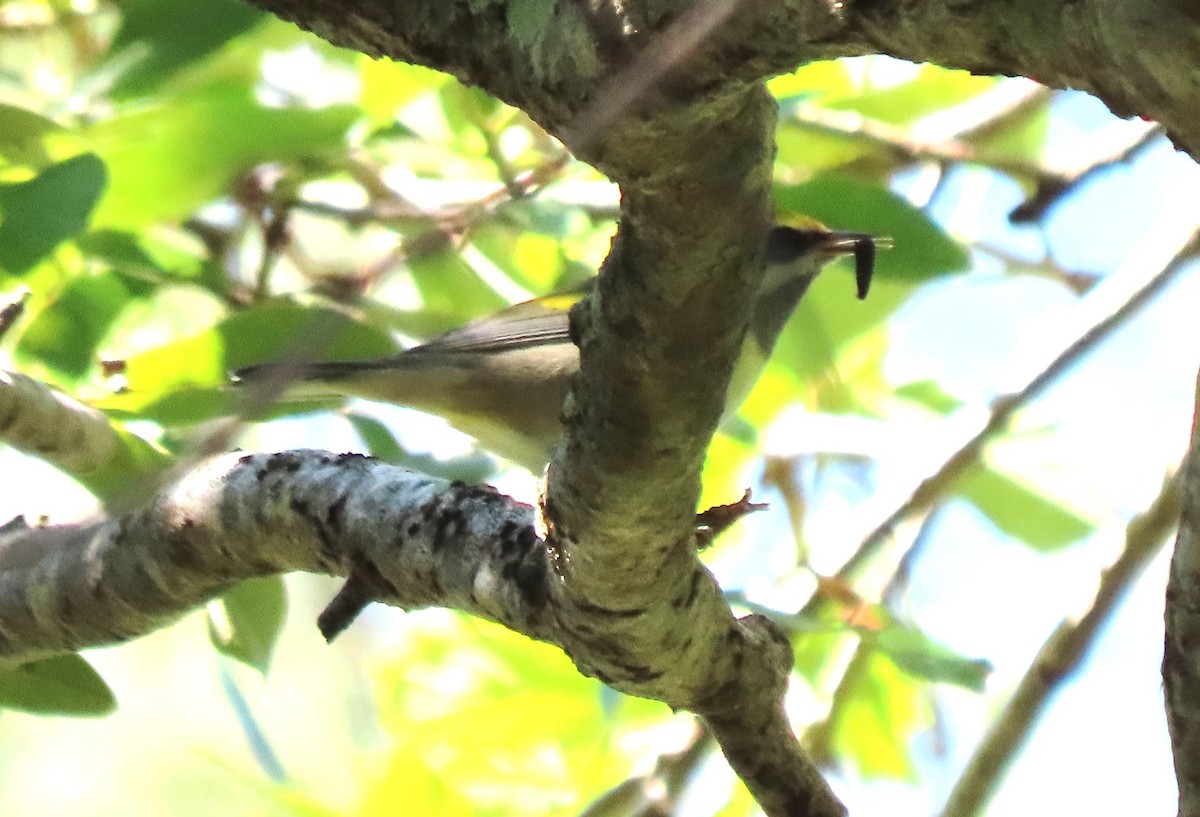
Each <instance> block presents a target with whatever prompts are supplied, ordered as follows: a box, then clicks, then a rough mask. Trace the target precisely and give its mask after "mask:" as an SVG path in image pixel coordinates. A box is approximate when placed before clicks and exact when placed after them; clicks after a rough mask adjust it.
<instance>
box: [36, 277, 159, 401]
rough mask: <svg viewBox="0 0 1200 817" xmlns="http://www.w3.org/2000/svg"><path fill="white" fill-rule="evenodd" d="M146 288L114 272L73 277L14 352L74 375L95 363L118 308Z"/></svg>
mask: <svg viewBox="0 0 1200 817" xmlns="http://www.w3.org/2000/svg"><path fill="white" fill-rule="evenodd" d="M147 291H148V288H147V287H145V286H139V285H136V284H133V285H132V286H131V284H130V283H129V282H127V281H126V280H124V279H123V278H122V276H120V275H117V274H116V273H112V272H107V273H101V274H100V275H93V276H88V277H81V278H75V279H74V280H72V281H70V282H69V283H68V284H67V286H66V287H65V288H64V289H63V290H62V292H60V293H59V294H58V296H57V297H55V298H54V300H53V302H52V303H50V305H49V306H47V307H46V308H45V309H43V310H42V311H41V312H39V313H38V315H37V317H36V318H34V319H33V322H32V323H30V324H29V327H28V328H27V329H26V330H25V332H24V333H23V334H22V335H21V340H20V343H18V345H17V352H18V353H19V354H20V355H22V356H24V357H26V358H30V359H33V360H36V361H38V362H39V363H42V364H44V365H45V366H48V367H49V368H51V369H52V370H54V371H55V372H57V373H58V374H60V375H63V376H65V377H68V378H72V379H75V380H78V379H80V378H82V377H83V376H84V375H85V374H87V373H88V372H89V371H91V369H92V366H93V365H94V364H95V363H96V347H97V346H98V344H99V343H100V340H101V339H102V338H103V337H104V335H105V333H106V332H107V331H108V328H109V326H111V325H112V322H113V321H114V320H115V319H116V318H117V316H118V315H120V313H121V310H122V309H124V308H125V306H126V304H127V303H128V302H129V301H130V299H132V298H135V297H140V296H142V295H144V294H146V292H147Z"/></svg>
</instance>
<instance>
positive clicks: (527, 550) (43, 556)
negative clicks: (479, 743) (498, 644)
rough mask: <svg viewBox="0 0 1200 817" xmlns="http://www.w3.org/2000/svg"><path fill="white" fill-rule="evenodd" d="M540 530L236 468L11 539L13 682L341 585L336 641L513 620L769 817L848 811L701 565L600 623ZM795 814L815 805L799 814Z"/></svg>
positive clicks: (421, 491) (492, 496) (317, 469)
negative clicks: (660, 717) (227, 604)
mask: <svg viewBox="0 0 1200 817" xmlns="http://www.w3.org/2000/svg"><path fill="white" fill-rule="evenodd" d="M534 518H535V511H534V509H532V508H530V507H529V506H526V505H522V504H520V503H517V502H514V501H512V500H510V499H508V498H506V497H503V496H501V495H500V494H497V493H496V492H494V491H493V490H491V489H490V488H486V487H483V488H480V487H474V486H466V485H462V484H459V483H448V482H446V481H444V480H439V479H435V478H433V477H429V476H426V475H424V474H418V473H415V472H412V471H408V470H406V469H402V468H397V467H394V466H389V465H386V464H383V463H381V462H379V461H376V460H372V459H369V458H365V457H361V456H357V455H342V456H334V455H332V454H327V453H324V452H319V451H295V452H288V453H282V454H258V455H238V454H228V455H224V456H221V457H218V458H215V459H213V460H210V461H208V462H206V463H204V464H203V465H202V466H201V467H200V468H198V469H196V470H194V471H193V472H191V473H189V474H188V475H187V476H186V477H184V478H183V479H182V480H181V481H180V482H178V483H177V484H175V485H174V486H172V487H170V488H168V489H166V490H164V491H163V492H162V493H161V494H160V495H159V496H158V497H157V498H156V499H155V500H154V501H153V502H152V503H151V504H150V505H149V506H148V507H146V508H145V509H143V510H140V511H137V512H133V513H129V514H126V515H124V516H119V517H114V518H112V519H109V520H107V521H104V522H100V523H96V524H91V525H81V526H60V527H45V528H40V527H35V528H29V527H26V526H24V525H21V524H10V525H8V526H6V527H5V528H3V529H2V530H0V669H3V668H5V667H8V666H13V665H16V664H20V663H23V662H26V661H30V660H33V659H36V658H40V657H45V656H49V655H53V654H56V653H61V652H64V651H72V650H78V649H82V648H84V647H89V646H96V645H101V644H111V643H116V642H121V641H125V640H128V639H130V638H134V637H137V636H139V635H142V634H144V633H147V632H150V631H152V630H154V629H157V628H159V627H161V626H163V625H165V624H166V623H168V622H169V621H171V620H172V619H174V618H176V617H178V616H179V615H181V614H183V613H184V612H186V611H188V610H190V609H192V608H194V607H196V606H198V605H200V604H202V603H204V602H205V601H208V600H209V599H211V598H214V597H216V596H218V595H220V594H221V593H223V592H224V591H225V590H227V589H228V588H229V587H231V586H232V585H234V584H235V583H236V582H238V581H240V580H242V579H245V578H250V577H253V576H261V575H267V574H272V573H279V572H285V571H291V570H306V571H311V572H319V573H327V574H332V575H339V576H345V577H347V582H346V585H345V587H344V588H343V590H342V592H341V593H339V594H338V596H337V597H336V598H335V600H334V601H333V603H331V605H330V607H329V608H328V609H327V610H326V613H325V614H323V616H322V623H323V625H324V626H325V628H326V630H327V631H330V632H333V631H336V630H337V629H338V628H339V627H341V626H344V625H345V624H346V623H347V622H348V621H349V619H350V618H352V617H353V616H354V615H355V614H356V613H357V612H358V611H359V610H360V609H361V608H362V606H363V605H365V604H366V603H368V602H370V601H381V602H385V603H388V604H393V605H397V606H400V607H403V608H405V609H414V608H420V607H428V606H445V607H453V608H456V609H460V610H464V611H466V612H470V613H473V614H475V615H478V616H481V617H484V618H487V619H490V620H493V621H497V622H500V623H502V624H504V625H506V626H508V627H510V628H512V629H513V630H515V631H517V632H521V633H523V634H525V635H528V636H529V637H531V638H536V639H539V640H542V641H548V642H551V643H555V644H558V645H559V646H561V647H562V648H563V649H564V650H565V651H566V652H567V653H568V654H569V655H571V656H572V658H574V660H575V662H576V664H577V665H578V666H579V667H580V669H582V670H583V671H585V672H587V673H589V674H592V675H595V676H597V677H599V678H602V679H604V680H606V681H608V682H609V683H610V684H611V685H613V686H614V687H616V688H617V689H619V690H622V691H624V692H627V693H629V694H634V695H643V696H650V697H655V698H658V699H659V700H664V701H666V702H667V703H669V704H671V705H673V706H685V705H686V706H688V707H689V708H692V709H694V710H696V711H698V712H700V713H701V714H702V715H705V716H706V717H705V719H706V722H708V723H709V724H710V726H711V728H713V730H714V734H715V735H716V737H717V738H718V740H719V741H720V742H721V743H722V748H723V749H724V750H725V752H726V755H727V756H728V757H729V758H730V761H731V763H732V764H733V766H734V768H735V769H737V770H738V771H739V773H741V774H743V776H744V779H745V780H746V782H747V785H749V786H750V788H751V790H752V791H753V792H754V793H755V794H756V796H758V797H760V798H761V802H762V803H763V805H764V807H766V808H767V811H768V813H769V814H773V815H776V814H778V815H782V814H805V815H807V814H812V815H838V814H842V813H843V812H842V809H841V806H840V804H839V803H838V802H837V800H836V799H835V798H834V797H833V796H832V794H830V792H829V790H828V788H827V787H826V786H825V785H824V783H823V781H822V780H821V779H820V776H819V775H818V774H817V773H816V771H815V769H813V768H812V766H811V765H810V764H808V763H807V761H806V760H805V759H804V758H803V756H802V755H801V754H800V753H799V751H798V749H797V748H796V741H795V738H794V737H793V736H792V734H791V731H790V728H789V726H788V723H787V720H786V718H785V717H784V714H783V710H782V706H781V702H782V695H783V691H784V688H785V686H786V684H787V678H788V673H789V671H790V669H791V664H792V657H791V648H790V645H789V644H788V641H787V639H786V638H785V637H784V636H783V634H782V633H781V632H780V631H779V630H778V629H777V628H776V627H774V626H773V625H771V624H770V622H768V621H767V620H766V619H763V618H759V617H751V618H749V619H744V620H742V621H740V622H739V621H735V620H734V619H733V617H732V615H731V614H730V612H729V608H728V606H726V605H724V603H723V602H722V601H721V599H720V596H719V594H718V593H717V591H716V587H715V584H714V582H713V580H712V577H711V576H710V575H709V574H708V572H707V571H705V570H704V568H703V566H701V565H700V564H699V562H698V561H696V560H695V554H694V552H693V553H692V554H691V559H692V563H691V566H692V569H691V570H690V571H688V573H687V575H688V576H689V581H688V588H687V592H686V593H685V594H684V595H683V596H679V597H675V596H672V597H670V599H669V600H668V603H667V605H666V606H668V607H670V608H671V609H672V611H673V613H674V615H671V616H662V615H660V619H661V620H654V619H653V618H651V617H650V616H648V615H642V614H632V615H631V614H627V611H614V610H610V609H602V608H596V609H592V610H590V611H589V612H590V619H588V621H590V624H589V623H587V622H585V621H584V619H583V618H582V617H581V616H580V615H579V614H578V613H577V611H574V610H564V609H563V608H561V607H560V606H559V605H558V604H557V603H556V602H555V600H554V595H556V594H555V593H554V592H552V591H553V589H554V588H555V586H556V585H559V584H561V577H560V576H559V575H555V574H554V573H552V572H551V571H550V570H549V569H548V568H547V565H548V564H555V562H554V561H553V560H551V561H548V560H547V558H546V556H547V550H549V551H550V552H551V554H557V555H558V556H560V557H561V555H562V553H563V552H564V551H563V550H562V549H561V548H556V547H555V545H554V543H553V542H552V543H551V544H550V546H549V547H547V545H546V544H544V543H543V542H542V541H541V540H539V539H538V538H537V536H536V535H535V533H534V526H533V525H534ZM559 566H560V567H561V564H560V565H559ZM655 612H658V611H655ZM668 628H673V629H668ZM627 643H628V644H632V645H634V646H638V645H644V644H654V645H656V646H657V647H658V648H659V649H661V650H663V655H662V657H663V659H664V661H665V666H659V665H658V664H654V665H647V666H635V665H634V664H633V663H632V661H634V660H639V659H640V655H639V654H638V653H636V652H632V651H631V650H630V649H629V648H628V646H627ZM796 803H802V804H804V809H803V810H799V811H796V810H790V809H791V807H792V806H794V805H795V804H796ZM772 804H774V805H772ZM785 807H786V808H785ZM781 809H783V810H781Z"/></svg>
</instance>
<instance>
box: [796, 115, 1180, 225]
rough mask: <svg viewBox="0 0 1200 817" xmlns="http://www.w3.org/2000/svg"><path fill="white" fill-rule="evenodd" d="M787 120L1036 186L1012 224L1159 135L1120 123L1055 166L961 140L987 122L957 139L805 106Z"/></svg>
mask: <svg viewBox="0 0 1200 817" xmlns="http://www.w3.org/2000/svg"><path fill="white" fill-rule="evenodd" d="M792 115H793V116H794V117H795V119H796V120H797V121H798V122H800V123H801V124H803V125H805V126H807V127H809V128H812V129H814V130H820V131H823V132H826V133H831V134H836V135H840V136H846V137H851V138H856V139H862V140H865V141H868V142H871V143H873V144H876V145H880V146H882V147H886V148H888V149H889V150H892V151H894V152H897V153H899V154H901V155H902V156H905V157H906V158H908V159H928V160H932V161H936V162H939V163H942V164H949V163H958V162H970V163H973V164H980V165H987V166H988V167H991V168H994V169H996V170H999V171H1001V172H1004V173H1009V174H1011V175H1015V176H1022V177H1025V178H1030V179H1033V180H1035V181H1037V182H1038V189H1037V192H1036V193H1035V195H1033V196H1032V197H1031V198H1029V199H1027V200H1026V201H1025V202H1023V203H1022V204H1021V205H1020V206H1019V207H1017V208H1016V209H1015V210H1014V211H1013V212H1012V214H1011V215H1010V217H1011V218H1012V219H1013V221H1014V222H1029V221H1035V220H1037V219H1038V218H1040V217H1041V216H1043V215H1045V213H1046V211H1047V210H1048V209H1049V208H1050V207H1051V206H1053V205H1054V204H1055V203H1056V202H1058V201H1059V200H1061V199H1062V197H1063V196H1064V195H1066V193H1067V192H1069V191H1070V190H1072V189H1074V188H1075V187H1077V186H1078V185H1080V184H1082V183H1084V182H1085V181H1087V180H1088V179H1090V178H1092V177H1093V176H1094V175H1095V174H1096V173H1099V172H1100V171H1103V170H1105V169H1107V168H1109V167H1111V166H1113V165H1115V164H1121V163H1124V162H1128V161H1129V160H1130V159H1132V158H1133V157H1134V156H1135V155H1136V154H1137V153H1138V152H1139V151H1140V150H1142V149H1143V148H1144V147H1146V146H1147V145H1148V144H1149V143H1150V142H1151V141H1152V140H1153V139H1155V138H1156V137H1158V136H1159V135H1161V134H1162V132H1163V129H1162V126H1161V125H1159V124H1157V123H1155V122H1148V121H1144V120H1137V121H1134V122H1121V123H1120V124H1119V125H1117V126H1115V127H1113V128H1112V129H1111V130H1110V131H1108V132H1107V133H1102V134H1101V136H1100V137H1092V139H1091V144H1090V145H1089V146H1088V149H1086V150H1073V151H1071V152H1070V153H1067V152H1065V151H1064V152H1063V153H1064V158H1063V160H1062V161H1060V162H1059V163H1057V164H1055V163H1039V162H1031V161H1029V160H1027V159H1023V158H1015V157H1010V156H1005V155H997V154H994V153H993V152H992V151H989V150H988V149H986V148H983V147H980V146H978V145H976V144H974V143H972V142H971V141H969V140H968V139H967V138H966V136H967V134H968V133H976V132H978V131H981V130H984V129H986V127H987V126H988V125H990V124H992V123H988V122H984V123H980V124H979V125H978V126H977V127H975V128H971V129H969V130H968V131H963V132H960V133H959V134H957V135H950V134H946V135H944V136H938V137H936V138H929V137H919V136H917V135H916V134H915V132H914V130H913V129H912V128H910V127H906V126H901V125H893V124H891V123H890V122H884V121H881V120H878V119H872V118H870V117H867V116H863V115H862V114H859V113H856V112H854V111H840V110H832V109H829V108H824V107H821V106H819V105H813V104H810V103H802V104H799V105H796V106H795V107H794V108H793V110H792ZM1008 115H1011V112H1009V111H1003V112H1002V116H998V117H997V119H1001V118H1003V117H1004V116H1008Z"/></svg>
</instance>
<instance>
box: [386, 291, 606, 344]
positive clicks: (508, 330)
mask: <svg viewBox="0 0 1200 817" xmlns="http://www.w3.org/2000/svg"><path fill="white" fill-rule="evenodd" d="M591 286H592V284H591V282H588V283H587V284H585V285H584V286H582V287H580V288H577V289H575V290H569V291H565V292H562V293H559V294H556V295H549V296H547V297H545V298H538V299H537V300H533V301H526V302H524V303H520V304H516V305H515V306H510V307H508V308H507V309H503V310H501V311H499V312H496V313H494V314H492V315H487V316H485V317H482V318H479V319H477V320H474V321H471V322H470V323H468V324H465V325H464V326H460V327H458V328H457V329H451V330H450V331H449V332H447V333H446V334H444V335H439V336H438V337H436V338H434V339H433V340H431V341H428V342H427V343H423V344H421V345H420V346H414V347H412V348H411V349H409V350H408V351H407V352H405V353H404V354H406V355H420V354H430V353H435V352H436V353H445V352H497V351H501V350H505V349H519V348H524V347H528V346H541V345H544V344H550V343H568V342H570V326H569V321H568V312H569V311H570V308H571V307H572V306H573V305H574V304H575V303H576V302H577V301H579V300H580V298H582V297H583V296H584V294H585V293H586V292H587V290H588V289H590V287H591Z"/></svg>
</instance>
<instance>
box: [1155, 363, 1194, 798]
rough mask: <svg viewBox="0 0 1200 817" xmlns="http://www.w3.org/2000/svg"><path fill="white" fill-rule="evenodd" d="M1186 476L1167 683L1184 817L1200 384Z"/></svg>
mask: <svg viewBox="0 0 1200 817" xmlns="http://www.w3.org/2000/svg"><path fill="white" fill-rule="evenodd" d="M1196 396H1197V414H1196V417H1195V418H1194V419H1193V421H1192V442H1191V448H1190V449H1189V451H1188V455H1187V461H1186V463H1185V465H1184V472H1183V512H1182V514H1181V516H1180V520H1179V536H1178V538H1177V539H1176V541H1175V553H1174V554H1173V556H1172V558H1171V573H1170V578H1169V579H1168V580H1167V614H1166V618H1167V639H1166V645H1165V649H1164V651H1163V684H1164V688H1165V691H1166V697H1167V728H1168V729H1169V730H1170V732H1171V745H1172V747H1173V749H1174V753H1175V774H1176V777H1177V778H1178V780H1179V814H1180V817H1195V816H1196V815H1200V380H1198V381H1197V389H1196Z"/></svg>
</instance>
